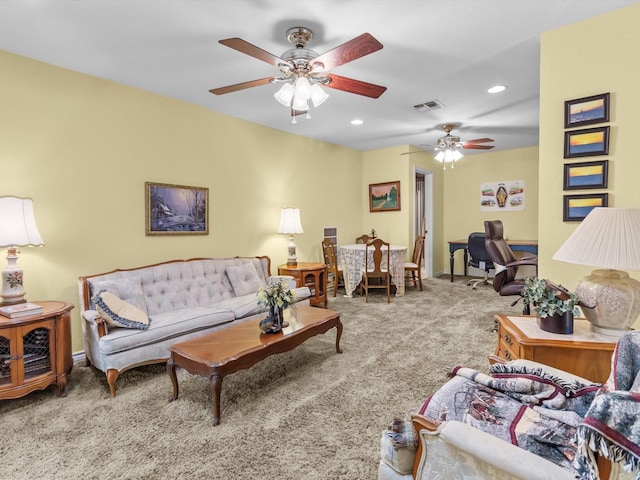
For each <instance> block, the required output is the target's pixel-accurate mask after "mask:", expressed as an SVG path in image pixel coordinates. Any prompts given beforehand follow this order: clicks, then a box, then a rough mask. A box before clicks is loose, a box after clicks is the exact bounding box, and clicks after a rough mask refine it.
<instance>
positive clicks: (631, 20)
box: [538, 4, 640, 328]
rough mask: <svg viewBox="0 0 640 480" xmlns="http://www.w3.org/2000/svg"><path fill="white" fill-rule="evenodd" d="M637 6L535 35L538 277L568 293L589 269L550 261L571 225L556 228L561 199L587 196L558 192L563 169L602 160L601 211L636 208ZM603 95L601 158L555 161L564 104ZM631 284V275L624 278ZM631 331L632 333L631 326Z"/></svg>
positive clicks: (639, 171) (639, 167)
mask: <svg viewBox="0 0 640 480" xmlns="http://www.w3.org/2000/svg"><path fill="white" fill-rule="evenodd" d="M639 22H640V4H635V5H632V6H629V7H625V8H622V9H619V10H615V11H613V12H610V13H608V14H605V15H601V16H598V17H594V18H592V19H589V20H585V21H582V22H579V23H576V24H573V25H569V26H567V27H564V28H561V29H558V30H553V31H550V32H546V33H545V34H543V36H542V44H541V71H540V78H541V82H540V178H541V185H540V188H541V192H543V194H542V195H541V196H540V207H539V208H540V215H539V227H538V230H539V232H540V255H541V256H540V266H539V268H540V275H541V276H543V277H545V278H551V279H553V280H554V281H556V282H559V283H562V284H564V285H566V286H567V287H569V288H573V287H574V286H575V285H576V284H577V282H578V281H579V280H580V279H581V278H582V277H584V276H585V275H587V274H588V273H589V272H591V270H592V268H591V267H586V266H585V267H582V266H578V265H573V264H568V263H563V262H558V261H555V260H552V259H551V257H552V256H553V254H554V253H555V252H556V251H557V250H558V248H559V247H560V246H561V245H562V243H563V242H564V241H565V240H566V239H567V237H568V236H569V235H570V234H571V232H573V230H574V229H575V227H576V226H577V223H575V222H563V221H562V201H563V195H564V194H567V193H572V194H573V193H589V191H575V190H574V191H570V192H564V191H563V190H562V180H563V179H562V176H563V164H564V163H570V162H575V161H588V160H597V159H608V160H609V187H608V188H607V189H606V190H604V189H603V190H591V192H597V193H600V192H605V191H606V192H608V193H609V206H611V207H627V208H640V194H639V193H638V178H640V162H639V161H638V133H637V132H638V130H640V117H639V116H638V112H639V111H640V95H639V94H638V85H637V84H638V81H637V79H638V76H639V75H640V65H639V64H638V62H636V61H634V57H633V55H634V52H636V51H637V50H638V48H639V47H640V30H638V28H637V25H638V23H639ZM605 92H611V102H610V103H611V110H610V113H611V114H610V122H609V123H608V124H609V125H610V126H611V137H610V143H609V155H608V156H603V157H585V158H579V159H571V160H565V159H564V158H563V151H564V150H563V148H564V147H563V139H564V116H563V115H564V113H563V112H564V102H565V101H566V100H571V99H575V98H581V97H585V96H590V95H596V94H600V93H605ZM630 274H631V276H633V277H634V278H639V279H640V275H639V274H638V273H637V272H630ZM635 326H636V328H638V327H639V325H638V322H636V325H635Z"/></svg>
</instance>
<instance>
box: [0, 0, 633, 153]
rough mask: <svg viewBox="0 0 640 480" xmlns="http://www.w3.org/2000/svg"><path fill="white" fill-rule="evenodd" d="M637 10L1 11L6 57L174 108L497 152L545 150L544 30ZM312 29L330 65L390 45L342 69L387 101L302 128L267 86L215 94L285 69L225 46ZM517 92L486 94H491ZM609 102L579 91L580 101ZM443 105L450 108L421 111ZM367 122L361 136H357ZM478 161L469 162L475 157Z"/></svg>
mask: <svg viewBox="0 0 640 480" xmlns="http://www.w3.org/2000/svg"><path fill="white" fill-rule="evenodd" d="M633 3H636V1H631V0H537V1H534V0H394V1H392V0H313V1H311V0H307V1H300V0H297V1H292V0H233V1H232V0H224V1H223V0H215V1H213V0H210V1H206V0H83V1H80V0H2V1H1V2H0V49H2V50H6V51H9V52H13V53H17V54H20V55H24V56H27V57H31V58H34V59H38V60H41V61H44V62H47V63H51V64H54V65H58V66H61V67H65V68H68V69H71V70H75V71H78V72H83V73H86V74H89V75H93V76H96V77H100V78H104V79H108V80H113V81H115V82H119V83H121V84H125V85H130V86H133V87H137V88H140V89H143V90H147V91H150V92H154V93H158V94H161V95H166V96H168V97H173V98H177V99H180V100H183V101H185V102H190V103H193V104H197V105H201V106H202V107H204V108H207V109H210V110H214V111H217V112H222V113H225V114H228V115H231V116H234V117H238V118H242V119H245V120H249V121H251V122H255V123H259V124H262V125H267V126H270V127H273V128H276V129H279V130H284V131H287V132H291V133H295V134H298V135H302V136H305V137H310V138H316V139H319V140H323V141H326V142H331V143H335V144H339V145H345V146H348V147H351V148H354V149H358V150H369V149H375V148H382V147H388V146H397V145H405V144H412V145H418V144H433V143H435V141H436V139H437V138H438V137H440V136H442V132H441V131H440V130H439V126H440V125H441V124H443V123H449V122H454V123H458V124H460V128H459V129H457V130H455V131H454V132H453V133H454V134H458V135H459V136H460V137H461V139H462V140H463V141H464V140H470V139H474V138H479V137H490V138H492V139H494V140H495V145H496V148H495V150H494V151H497V150H506V149H512V148H519V147H525V146H532V145H537V144H538V97H539V50H540V48H539V40H540V34H541V32H544V31H547V30H551V29H554V28H557V27H560V26H563V25H567V24H569V23H574V22H576V21H579V20H582V19H585V18H589V17H592V16H595V15H598V14H600V13H603V12H606V11H609V10H613V9H616V8H619V7H623V6H626V5H630V4H633ZM294 26H306V27H309V28H311V29H312V30H313V32H314V38H313V39H312V40H311V42H310V43H309V45H308V47H309V48H311V49H313V50H315V51H316V52H318V53H319V54H322V53H324V52H326V51H328V50H330V49H332V48H334V47H336V46H338V45H340V44H342V43H344V42H346V41H348V40H351V39H352V38H354V37H356V36H358V35H360V34H362V33H364V32H368V33H370V34H372V35H373V36H374V37H375V38H377V39H378V40H379V41H380V42H381V43H382V44H383V45H384V48H383V49H382V50H380V51H378V52H375V53H373V54H370V55H368V56H365V57H362V58H360V59H358V60H355V61H353V62H351V63H348V64H345V65H342V66H340V67H338V68H337V69H336V70H335V73H336V74H338V75H341V76H346V77H351V78H355V79H358V80H364V81H367V82H370V83H374V84H377V85H383V86H386V87H388V89H387V91H386V92H385V93H384V94H383V95H382V96H381V97H380V98H379V99H371V98H368V97H363V96H360V95H355V94H350V93H345V92H341V91H337V90H333V89H326V91H327V92H328V93H329V94H330V95H331V96H330V98H329V100H327V101H326V102H325V103H324V104H323V105H321V106H320V107H318V108H317V109H314V108H312V109H311V114H312V117H313V118H312V119H311V120H309V121H307V120H304V118H300V117H299V121H298V124H296V125H292V124H291V118H290V117H289V110H288V109H287V108H285V107H283V106H281V105H279V104H278V103H277V102H276V101H275V100H274V98H273V94H274V93H275V92H276V91H277V89H278V88H279V87H278V86H276V85H265V86H260V87H255V88H251V89H248V90H242V91H238V92H234V93H230V94H227V95H222V96H216V95H212V94H211V93H209V89H211V88H215V87H222V86H226V85H229V84H235V83H240V82H245V81H249V80H255V79H258V78H263V77H268V76H277V75H278V74H279V71H278V70H277V68H276V67H274V66H272V65H269V64H267V63H265V62H262V61H259V60H257V59H255V58H253V57H250V56H248V55H244V54H242V53H240V52H238V51H235V50H233V49H231V48H228V47H225V46H223V45H220V44H219V43H218V40H220V39H224V38H230V37H240V38H242V39H243V40H246V41H247V42H249V43H252V44H254V45H256V46H258V47H260V48H262V49H264V50H267V51H268V52H270V53H273V54H275V55H277V56H280V55H281V54H282V53H283V52H284V51H285V50H288V49H289V48H291V45H290V44H289V43H288V42H287V40H286V37H285V32H286V30H287V29H288V28H290V27H294ZM494 84H507V85H508V86H509V88H508V89H507V90H506V91H505V92H503V93H501V94H497V95H490V94H488V93H487V92H486V90H487V88H488V87H490V86H491V85H494ZM597 93H601V92H582V91H580V88H579V87H577V88H576V95H577V96H581V95H582V94H584V95H591V94H597ZM434 99H435V100H438V101H440V102H441V103H442V104H444V107H443V108H441V109H439V110H432V111H428V112H425V113H418V112H416V111H415V110H414V108H413V106H414V105H416V104H420V103H423V102H425V101H429V100H434ZM355 117H358V118H361V119H362V120H364V122H365V123H364V124H363V125H361V126H359V127H354V126H351V125H350V123H349V122H350V120H351V119H353V118H355ZM466 153H467V154H468V153H473V151H467V152H466Z"/></svg>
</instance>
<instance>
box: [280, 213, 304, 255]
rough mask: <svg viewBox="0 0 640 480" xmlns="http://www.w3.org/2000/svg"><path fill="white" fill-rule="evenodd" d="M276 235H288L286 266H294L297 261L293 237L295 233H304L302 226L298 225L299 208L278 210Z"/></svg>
mask: <svg viewBox="0 0 640 480" xmlns="http://www.w3.org/2000/svg"><path fill="white" fill-rule="evenodd" d="M278 233H284V234H287V235H289V243H288V245H287V265H289V266H296V265H297V264H298V260H297V257H296V244H295V243H294V242H293V236H294V235H295V234H297V233H304V231H303V230H302V224H301V223H300V209H299V208H286V207H285V208H282V209H281V210H280V226H279V227H278Z"/></svg>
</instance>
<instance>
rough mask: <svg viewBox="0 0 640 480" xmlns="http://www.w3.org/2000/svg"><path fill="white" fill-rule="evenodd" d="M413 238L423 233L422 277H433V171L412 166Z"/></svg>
mask: <svg viewBox="0 0 640 480" xmlns="http://www.w3.org/2000/svg"><path fill="white" fill-rule="evenodd" d="M413 170H414V172H413V191H414V208H413V211H414V218H413V239H414V241H415V239H416V238H417V237H418V235H424V255H423V259H422V262H423V264H422V277H423V278H426V277H433V173H432V172H430V171H428V170H422V169H419V168H416V167H414V169H413Z"/></svg>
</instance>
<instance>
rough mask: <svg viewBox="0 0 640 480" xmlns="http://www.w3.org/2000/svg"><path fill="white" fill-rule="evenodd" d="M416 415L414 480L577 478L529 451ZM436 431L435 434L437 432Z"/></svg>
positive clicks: (454, 424) (451, 423)
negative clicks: (442, 478) (441, 478)
mask: <svg viewBox="0 0 640 480" xmlns="http://www.w3.org/2000/svg"><path fill="white" fill-rule="evenodd" d="M420 417H422V416H420V415H413V416H412V421H413V422H414V425H415V426H416V430H417V432H418V439H419V445H420V446H419V450H418V453H417V455H416V463H415V466H414V478H415V479H416V480H423V479H425V480H426V479H428V478H436V477H437V475H438V473H441V474H442V473H446V474H447V475H449V476H450V477H452V478H487V479H493V478H522V479H525V478H526V479H530V480H546V479H549V478H553V479H558V480H560V479H567V480H569V479H573V478H574V475H573V473H572V472H570V471H569V470H565V469H563V468H561V467H559V466H557V465H555V464H554V463H551V462H549V461H547V460H545V459H544V458H542V457H539V456H537V455H535V454H533V453H531V452H528V451H527V450H524V449H522V448H519V447H516V446H515V445H512V444H510V443H507V442H505V441H503V440H501V439H499V438H497V437H494V436H492V435H490V434H488V433H485V432H483V431H481V430H478V429H477V428H474V427H471V426H469V425H467V424H465V423H462V422H458V421H446V422H442V423H441V424H440V425H438V426H437V427H436V425H435V424H434V423H432V422H430V421H429V420H428V419H426V418H424V417H422V418H420ZM434 427H435V430H434Z"/></svg>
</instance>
